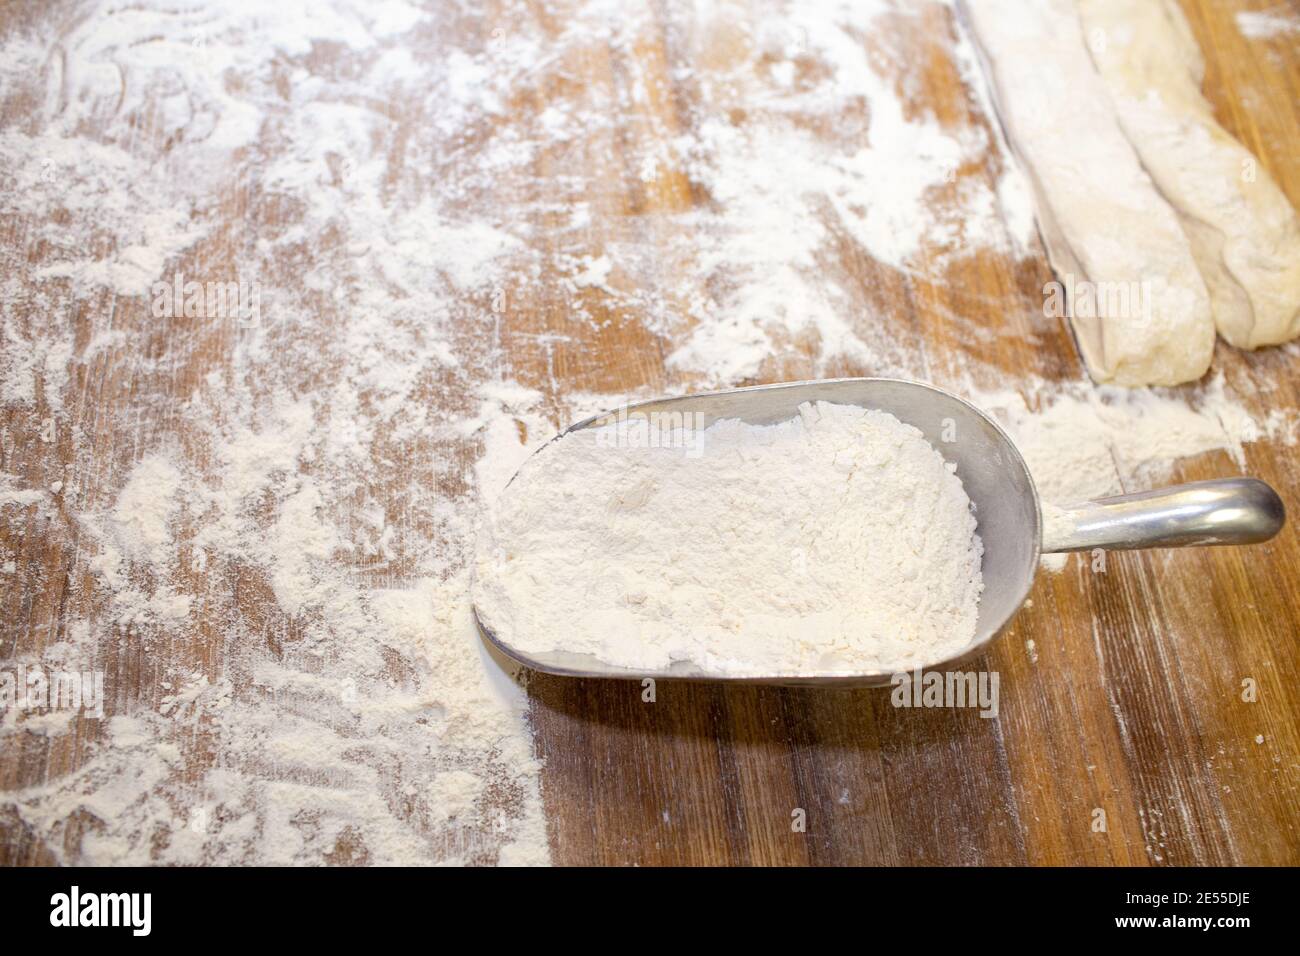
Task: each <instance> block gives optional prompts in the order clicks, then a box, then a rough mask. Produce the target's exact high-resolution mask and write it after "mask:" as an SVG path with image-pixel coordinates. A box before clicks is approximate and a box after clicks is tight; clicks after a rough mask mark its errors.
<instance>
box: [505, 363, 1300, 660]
mask: <svg viewBox="0 0 1300 956" xmlns="http://www.w3.org/2000/svg"><path fill="white" fill-rule="evenodd" d="M819 401H821V402H833V403H836V404H841V405H856V406H860V407H862V408H874V409H879V410H881V411H885V412H889V413H890V414H891V415H893V416H894V417H895V418H897V419H898V420H899V421H902V422H906V423H907V424H909V425H913V426H915V427H916V428H917V429H919V430H920V431H921V433H922V434H923V435H924V436H925V437H926V439H927V440H928V441H929V442H930V443H931V444H932V445H933V446H934V447H935V448H936V449H938V451H939V452H940V454H942V455H943V457H944V458H945V459H947V460H948V461H949V462H952V463H953V464H955V465H956V466H957V476H958V477H959V478H961V482H962V485H963V486H964V487H965V489H966V494H967V495H968V496H969V497H970V499H971V501H972V502H973V503H974V505H975V517H976V521H977V522H978V533H979V536H980V539H981V540H982V542H983V544H984V563H983V576H984V592H983V594H982V595H981V598H980V605H979V615H978V621H977V625H976V634H975V638H974V640H973V641H972V642H971V644H970V645H969V646H968V647H967V648H966V649H965V650H964V651H962V652H961V653H960V654H958V655H956V656H955V657H952V658H949V659H947V660H942V661H934V662H932V663H931V664H929V665H927V669H933V670H942V669H945V668H949V667H952V666H955V665H957V664H959V663H960V662H962V661H964V660H966V659H967V658H970V657H972V656H975V655H978V654H979V653H980V652H982V651H983V650H984V648H985V647H986V646H987V645H988V644H989V642H991V641H992V640H993V638H995V637H996V636H997V635H998V634H999V633H1000V632H1001V631H1002V629H1003V628H1004V627H1005V626H1006V625H1007V623H1008V622H1009V621H1010V620H1011V618H1012V616H1014V615H1015V613H1016V611H1017V610H1018V609H1019V608H1020V605H1021V604H1022V603H1024V600H1025V597H1026V596H1027V595H1028V594H1029V589H1030V586H1031V585H1032V584H1033V581H1034V574H1035V572H1036V571H1037V569H1038V558H1039V555H1040V553H1057V552H1065V551H1083V550H1091V549H1093V548H1103V549H1107V550H1133V549H1138V548H1179V547H1186V546H1188V545H1210V544H1252V543H1255V542H1259V541H1267V540H1268V539H1269V538H1272V537H1273V536H1274V535H1276V534H1277V533H1278V531H1279V530H1281V528H1282V526H1283V524H1284V523H1285V522H1286V512H1285V509H1284V507H1283V505H1282V501H1281V499H1280V498H1279V497H1278V496H1277V493H1276V492H1275V491H1273V489H1272V488H1270V487H1269V486H1268V485H1267V484H1265V483H1264V482H1262V481H1259V480H1257V479H1254V478H1225V479H1221V480H1218V481H1198V482H1193V483H1192V484H1186V485H1177V486H1175V487H1172V488H1165V489H1161V490H1157V491H1144V492H1139V493H1137V494H1131V495H1120V496H1118V497H1113V498H1103V499H1100V500H1098V501H1086V502H1082V503H1079V504H1076V505H1073V506H1071V507H1067V508H1064V509H1062V510H1061V511H1060V512H1059V513H1058V512H1055V511H1054V512H1053V515H1054V518H1053V520H1052V521H1051V522H1050V523H1049V526H1047V527H1044V521H1043V511H1042V507H1041V505H1040V502H1039V498H1038V491H1037V489H1036V488H1035V487H1034V481H1033V479H1032V478H1031V477H1030V474H1029V469H1028V468H1027V467H1026V466H1025V462H1024V459H1023V458H1021V456H1020V452H1019V451H1018V450H1017V449H1016V446H1015V445H1014V444H1013V443H1012V442H1011V439H1010V438H1008V437H1007V434H1006V433H1005V432H1004V431H1003V430H1002V428H1001V427H1000V426H999V425H998V424H997V423H996V422H994V421H993V419H991V418H990V417H989V416H987V415H986V414H984V413H983V412H982V411H980V410H979V409H978V408H976V407H975V406H974V405H971V404H970V403H969V402H966V401H964V400H963V399H960V398H958V397H957V396H955V395H950V394H949V393H947V392H945V391H943V390H941V389H938V388H935V387H934V386H932V385H925V384H922V383H920V382H908V381H902V380H898V379H884V378H843V379H830V380H826V381H820V382H790V383H785V384H781V385H761V386H757V387H753V388H737V389H729V390H727V391H722V392H707V393H704V394H700V395H687V396H684V397H682V398H667V399H656V400H652V401H647V402H636V403H633V404H631V405H627V406H624V407H623V408H622V409H614V410H611V411H609V412H605V413H604V414H601V415H596V416H593V417H591V418H588V419H585V420H583V421H580V422H577V423H576V424H574V425H571V426H570V427H569V428H567V429H566V430H565V431H564V432H562V433H561V434H562V435H563V434H567V433H568V432H572V431H577V430H579V429H583V428H593V427H596V426H599V425H604V424H609V423H612V422H614V421H616V420H617V419H618V416H619V415H620V414H624V415H626V414H627V413H629V412H631V413H633V414H636V415H647V416H649V415H654V414H660V415H667V414H670V413H676V414H682V415H683V416H686V415H689V416H692V417H691V418H686V419H685V420H687V421H693V422H695V423H696V424H697V426H698V427H701V428H704V427H708V426H709V425H711V424H713V422H715V421H718V420H720V419H729V418H736V419H740V420H741V421H744V422H747V423H749V424H753V425H774V424H777V423H780V422H784V421H789V420H790V419H792V418H795V417H796V416H797V415H798V410H799V406H800V405H801V404H803V403H804V402H819ZM557 437H559V436H557ZM945 438H948V439H951V440H947V441H945ZM548 446H549V443H548ZM548 446H543V447H542V448H541V449H539V450H538V452H537V454H546V453H547V451H546V448H547V447H548ZM480 629H481V630H482V632H483V634H484V635H485V636H486V637H487V639H488V640H489V641H490V642H491V643H492V644H494V645H496V646H497V647H498V648H500V649H501V650H502V651H503V652H504V653H505V654H506V655H508V656H509V657H512V658H514V659H515V660H517V661H519V662H521V663H523V664H525V665H527V666H528V667H531V668H534V669H536V670H540V671H547V672H549V673H553V674H564V675H569V676H574V677H614V678H623V679H634V678H645V677H656V678H676V679H687V680H691V679H694V680H742V681H746V682H750V683H770V684H814V685H839V686H871V685H878V684H888V683H890V679H891V677H892V676H893V675H892V674H888V673H874V674H852V675H845V674H844V673H842V672H835V673H824V674H822V673H815V672H812V673H794V674H770V675H763V676H760V677H750V676H746V677H741V678H737V677H728V676H725V675H718V674H712V673H709V672H708V671H706V670H704V669H703V668H701V667H699V666H697V665H695V664H693V663H690V662H685V661H679V662H676V663H674V664H673V665H672V667H670V668H669V669H667V670H665V671H661V672H658V673H644V672H640V671H632V670H630V669H627V668H622V667H616V666H613V665H611V664H607V663H605V662H604V661H602V660H600V659H598V658H596V657H593V656H591V655H588V654H574V653H570V652H566V651H551V652H547V653H542V654H525V653H522V652H520V651H518V650H517V649H515V648H514V647H512V646H511V643H510V635H509V634H494V633H491V632H490V631H489V630H488V629H487V628H484V627H482V624H481V622H480Z"/></svg>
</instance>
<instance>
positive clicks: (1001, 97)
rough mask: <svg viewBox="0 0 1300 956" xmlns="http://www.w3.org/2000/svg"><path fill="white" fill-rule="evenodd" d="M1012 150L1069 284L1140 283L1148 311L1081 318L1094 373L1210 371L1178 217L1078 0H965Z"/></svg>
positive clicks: (1130, 377)
mask: <svg viewBox="0 0 1300 956" xmlns="http://www.w3.org/2000/svg"><path fill="white" fill-rule="evenodd" d="M961 6H962V10H963V15H964V17H965V18H966V20H967V22H968V23H969V24H970V26H971V27H972V28H973V30H974V33H975V37H976V39H977V41H978V44H979V46H980V48H981V52H982V54H983V56H984V58H985V59H986V61H987V63H986V66H987V68H988V70H989V73H990V75H991V77H992V80H993V82H992V86H993V92H994V95H995V98H996V102H997V107H998V112H999V114H1000V116H1001V119H1002V122H1003V125H1004V127H1005V128H1006V130H1007V134H1008V137H1009V139H1010V141H1011V145H1012V148H1013V149H1014V150H1015V151H1016V153H1017V154H1018V155H1019V157H1020V158H1021V160H1022V161H1023V163H1024V165H1025V166H1026V172H1027V173H1028V175H1029V177H1030V179H1031V181H1032V182H1033V184H1034V189H1035V193H1036V198H1037V201H1038V212H1039V225H1040V230H1041V232H1042V234H1043V239H1044V242H1045V244H1046V245H1047V250H1048V254H1049V256H1050V257H1051V260H1052V266H1053V268H1054V269H1055V270H1056V272H1057V275H1058V278H1059V279H1060V280H1061V282H1062V283H1076V284H1077V283H1079V282H1086V283H1089V284H1090V288H1092V289H1096V290H1098V291H1099V292H1100V293H1102V294H1106V292H1107V290H1111V289H1123V290H1130V289H1132V290H1138V291H1139V293H1140V294H1139V295H1136V296H1132V297H1130V302H1133V301H1139V300H1140V302H1141V303H1142V305H1143V307H1142V308H1133V307H1131V306H1130V308H1129V309H1126V310H1124V311H1123V314H1120V315H1107V316H1096V315H1089V314H1083V313H1082V312H1081V310H1079V309H1075V310H1074V311H1073V313H1072V314H1071V323H1072V325H1073V328H1074V333H1075V337H1076V339H1077V340H1078V342H1079V348H1080V351H1081V352H1082V353H1083V358H1084V361H1085V362H1086V363H1087V365H1088V370H1089V371H1090V372H1091V373H1092V376H1093V378H1095V379H1097V380H1098V381H1102V382H1108V381H1113V382H1117V383H1119V384H1121V385H1175V384H1178V383H1179V382H1187V381H1192V380H1193V379H1197V378H1200V377H1201V376H1202V375H1203V374H1205V371H1206V369H1208V368H1209V365H1210V358H1211V355H1212V353H1213V350H1214V320H1213V317H1212V315H1211V312H1210V299H1209V294H1208V292H1207V291H1206V287H1205V283H1204V282H1203V281H1202V279H1201V275H1200V272H1199V271H1198V270H1197V268H1196V262H1195V260H1194V259H1193V257H1192V251H1191V246H1190V243H1189V242H1188V239H1187V236H1186V235H1185V234H1184V232H1183V230H1182V227H1181V225H1180V223H1179V219H1178V215H1177V214H1176V213H1175V212H1174V210H1173V209H1172V208H1171V207H1170V205H1169V203H1168V202H1166V201H1165V199H1164V197H1162V196H1161V195H1160V193H1159V191H1158V190H1157V189H1156V188H1155V186H1154V185H1153V184H1152V182H1151V178H1150V177H1149V176H1148V175H1147V174H1146V172H1145V171H1144V170H1143V169H1142V165H1141V163H1140V162H1139V160H1138V157H1137V155H1136V154H1135V153H1134V151H1133V147H1132V146H1131V145H1130V144H1129V141H1128V139H1127V138H1126V137H1125V135H1124V132H1123V130H1122V129H1121V128H1120V125H1119V122H1118V120H1117V118H1116V116H1115V111H1114V107H1113V106H1112V105H1111V101H1110V98H1109V96H1108V95H1107V92H1106V88H1105V84H1104V83H1103V82H1102V79H1101V77H1100V76H1099V75H1098V74H1097V71H1096V68H1095V67H1094V66H1093V63H1092V60H1091V58H1090V57H1089V55H1088V50H1087V48H1086V46H1085V45H1084V37H1083V31H1082V29H1081V28H1080V24H1079V17H1078V14H1077V12H1076V11H1075V8H1074V5H1073V2H1072V0H963V2H962V4H961Z"/></svg>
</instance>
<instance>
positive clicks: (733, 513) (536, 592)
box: [475, 402, 983, 676]
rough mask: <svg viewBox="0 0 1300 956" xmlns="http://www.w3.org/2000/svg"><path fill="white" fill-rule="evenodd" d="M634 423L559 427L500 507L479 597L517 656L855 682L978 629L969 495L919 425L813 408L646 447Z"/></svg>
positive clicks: (978, 585)
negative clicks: (562, 431) (683, 665)
mask: <svg viewBox="0 0 1300 956" xmlns="http://www.w3.org/2000/svg"><path fill="white" fill-rule="evenodd" d="M634 434H635V432H634V431H632V430H630V429H627V428H625V427H624V428H620V426H619V425H617V424H612V425H607V426H602V427H601V428H597V429H585V430H582V431H578V432H574V433H573V434H571V435H568V436H566V437H565V438H563V439H561V440H560V441H558V442H556V443H555V444H553V445H550V446H548V447H547V448H546V449H545V450H544V451H543V452H542V453H541V454H539V455H538V456H536V457H535V458H533V459H531V460H530V461H529V462H528V464H527V465H526V466H525V467H524V469H523V470H522V471H521V472H520V474H519V475H518V477H517V478H516V479H515V480H514V482H512V483H511V485H510V486H509V488H507V489H506V491H505V492H504V493H503V494H502V496H501V499H500V501H499V502H498V504H497V507H496V508H495V509H494V514H495V518H494V520H493V521H492V522H491V523H489V524H488V525H487V526H486V527H485V528H484V531H483V534H482V535H481V537H480V542H479V549H478V556H477V561H476V585H475V606H476V607H477V608H478V610H479V614H480V616H481V617H482V618H483V620H484V623H485V624H486V625H487V626H488V627H489V628H491V629H493V630H495V631H497V632H499V633H500V634H501V635H502V636H504V637H507V639H508V640H509V641H510V642H511V643H512V644H513V645H514V646H517V647H518V648H519V649H520V650H522V651H524V652H541V651H548V650H555V649H565V650H571V651H576V652H579V653H590V654H594V655H595V656H597V657H599V658H601V659H603V660H605V661H607V662H609V663H612V664H616V665H620V666H625V667H629V668H634V669H642V670H663V669H667V668H668V667H669V665H670V664H672V663H673V662H675V661H692V662H694V663H696V664H698V665H700V666H702V667H704V668H705V669H706V670H708V671H711V672H715V673H725V674H732V675H750V676H754V675H763V674H792V673H801V672H807V671H812V670H817V671H823V672H824V671H838V672H841V673H849V674H854V673H867V672H881V671H884V672H894V671H905V670H910V669H912V668H914V667H919V666H922V665H926V664H933V663H936V662H937V661H940V660H942V659H944V658H945V657H948V656H950V655H952V654H954V653H955V652H957V651H960V650H962V649H963V648H964V647H965V646H966V645H967V644H969V643H970V641H971V640H972V639H973V637H974V635H975V618H976V613H977V611H978V604H979V595H980V591H981V590H982V588H983V583H982V578H981V575H980V556H981V554H982V548H981V545H980V541H979V538H978V537H977V536H976V534H975V518H974V516H973V514H972V512H971V505H970V499H969V498H967V496H966V493H965V492H964V491H963V490H962V486H961V481H960V480H959V479H958V478H957V477H956V475H955V474H954V473H953V472H954V469H953V467H952V466H951V465H948V464H947V463H946V462H944V460H943V457H942V456H941V455H940V454H939V453H938V452H937V451H936V450H935V449H934V448H933V447H932V446H931V445H930V444H929V443H928V442H927V441H926V440H925V439H924V438H923V437H922V436H921V433H920V432H919V431H917V430H916V429H915V428H912V427H911V426H909V425H904V424H903V423H901V422H900V421H898V419H896V418H894V417H893V416H892V415H889V414H886V413H884V412H878V411H866V410H863V409H860V408H855V407H851V406H847V405H831V404H827V403H825V402H818V403H817V404H816V405H815V406H814V405H810V404H805V405H803V406H801V407H800V416H799V417H798V418H796V419H793V420H792V421H789V422H785V423H783V424H779V425H771V426H754V425H747V424H745V423H743V422H739V421H735V420H728V421H720V422H717V423H715V424H713V425H711V426H709V427H708V428H707V429H705V430H703V431H702V432H701V433H699V434H696V435H691V434H689V433H688V432H687V431H686V430H684V429H683V428H681V427H676V428H665V429H664V430H663V433H662V435H658V433H657V432H655V434H656V436H657V437H658V439H659V440H658V445H659V447H650V446H648V445H646V444H642V443H640V442H639V441H636V440H634V439H633V438H632V436H633V435H634ZM692 441H698V446H697V447H698V450H699V454H698V455H697V454H696V453H695V452H694V451H692V450H691V447H692V446H691V442H692ZM652 444H653V443H652Z"/></svg>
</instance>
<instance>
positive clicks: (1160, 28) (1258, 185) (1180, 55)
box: [1078, 0, 1300, 349]
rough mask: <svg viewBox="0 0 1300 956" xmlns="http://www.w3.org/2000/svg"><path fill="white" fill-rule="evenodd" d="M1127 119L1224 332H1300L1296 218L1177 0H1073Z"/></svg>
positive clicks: (1280, 338) (1247, 335)
mask: <svg viewBox="0 0 1300 956" xmlns="http://www.w3.org/2000/svg"><path fill="white" fill-rule="evenodd" d="M1078 8H1079V15H1080V17H1081V18H1082V21H1083V27H1084V30H1085V32H1086V34H1087V37H1088V48H1089V50H1090V51H1091V53H1092V58H1093V60H1094V62H1095V63H1096V65H1097V68H1098V70H1099V71H1100V73H1101V76H1102V78H1103V80H1104V81H1105V84H1106V86H1107V88H1108V89H1109V91H1110V94H1111V97H1112V99H1113V101H1114V103H1115V107H1116V111H1117V113H1118V116H1119V120H1120V124H1121V125H1122V127H1123V129H1124V132H1125V133H1126V134H1127V136H1128V138H1129V141H1130V142H1131V143H1132V144H1133V146H1134V148H1135V149H1136V150H1137V152H1138V155H1139V156H1140V157H1141V160H1142V164H1143V165H1144V166H1145V167H1146V169H1147V171H1148V172H1149V173H1150V175H1151V178H1152V179H1153V180H1154V181H1155V184H1156V186H1158V187H1159V189H1160V191H1161V192H1162V193H1163V194H1164V196H1165V198H1166V199H1168V200H1169V202H1170V203H1172V204H1173V206H1174V208H1175V209H1176V210H1177V211H1178V213H1179V215H1180V217H1181V219H1182V223H1183V228H1184V230H1185V232H1186V233H1187V236H1188V239H1189V240H1190V241H1191V246H1192V253H1193V255H1194V256H1195V257H1196V263H1197V265H1198V266H1199V267H1200V269H1201V274H1202V276H1203V278H1204V279H1205V284H1206V286H1207V287H1208V289H1209V293H1210V298H1211V301H1212V306H1213V311H1214V321H1215V324H1216V325H1217V326H1218V329H1219V334H1221V335H1222V336H1223V337H1224V338H1225V339H1227V340H1228V341H1229V342H1231V343H1232V344H1233V345H1236V346H1240V347H1243V348H1252V349H1253V348H1257V347H1258V346H1261V345H1275V344H1277V343H1279V342H1285V341H1286V340H1288V339H1291V338H1295V336H1296V335H1300V220H1297V217H1296V213H1295V210H1293V209H1292V208H1291V206H1290V204H1289V203H1288V202H1287V199H1286V196H1285V195H1283V193H1282V191H1281V190H1280V189H1279V188H1278V187H1277V184H1276V183H1274V182H1273V180H1272V179H1271V178H1270V177H1269V175H1268V173H1266V172H1265V171H1264V170H1263V169H1262V168H1260V167H1259V166H1258V163H1257V161H1256V160H1255V158H1254V157H1253V156H1252V155H1251V154H1250V152H1249V151H1248V150H1247V149H1246V148H1245V147H1244V146H1242V145H1241V144H1240V143H1239V142H1237V141H1236V140H1235V139H1233V138H1232V136H1230V135H1229V134H1228V133H1227V131H1226V130H1224V129H1223V127H1222V126H1220V125H1219V124H1218V123H1217V122H1216V121H1215V119H1214V113H1213V110H1212V109H1211V107H1210V104H1209V103H1208V102H1206V100H1205V97H1204V96H1202V95H1201V83H1202V80H1203V78H1204V74H1205V63H1204V61H1203V60H1202V58H1201V51H1200V47H1198V46H1197V44H1196V40H1195V38H1194V37H1193V36H1192V33H1191V28H1190V26H1189V25H1188V23H1187V21H1186V19H1185V18H1184V16H1183V12H1182V10H1181V9H1179V7H1178V4H1177V3H1173V2H1169V0H1163V2H1161V0H1144V2H1141V3H1134V2H1132V0H1078Z"/></svg>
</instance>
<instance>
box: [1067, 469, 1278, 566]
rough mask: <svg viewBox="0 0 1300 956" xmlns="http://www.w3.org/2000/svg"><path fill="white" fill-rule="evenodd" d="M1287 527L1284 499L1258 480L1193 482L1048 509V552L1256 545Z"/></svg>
mask: <svg viewBox="0 0 1300 956" xmlns="http://www.w3.org/2000/svg"><path fill="white" fill-rule="evenodd" d="M1048 512H1050V513H1048ZM1284 524H1286V507H1285V506H1284V505H1283V504H1282V499H1281V498H1279V497H1278V495H1277V492H1276V491H1274V490H1273V489H1272V488H1271V487H1269V486H1268V485H1267V484H1265V483H1264V482H1262V481H1260V480H1259V479H1258V478H1221V479H1219V480H1217V481H1194V482H1191V483H1190V484H1186V485H1175V486H1174V487H1172V488H1161V489H1158V490H1156V491H1140V492H1137V493H1136V494H1132V495H1116V496H1115V497H1113V498H1099V499H1097V500H1096V501H1084V502H1081V503H1079V504H1075V505H1070V506H1068V507H1065V508H1051V507H1050V506H1048V507H1046V508H1045V509H1044V521H1043V552H1044V553H1048V554H1052V553H1058V552H1062V551H1090V550H1092V549H1093V548H1102V549H1104V550H1107V551H1133V550H1136V549H1139V548H1185V547H1188V546H1190V545H1201V544H1255V543H1257V542H1259V541H1267V540H1268V539H1269V538H1271V537H1273V536H1274V535H1275V534H1277V533H1278V532H1279V531H1281V530H1282V526H1283V525H1284Z"/></svg>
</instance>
